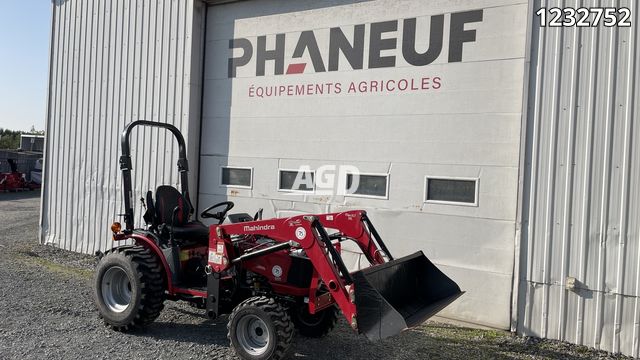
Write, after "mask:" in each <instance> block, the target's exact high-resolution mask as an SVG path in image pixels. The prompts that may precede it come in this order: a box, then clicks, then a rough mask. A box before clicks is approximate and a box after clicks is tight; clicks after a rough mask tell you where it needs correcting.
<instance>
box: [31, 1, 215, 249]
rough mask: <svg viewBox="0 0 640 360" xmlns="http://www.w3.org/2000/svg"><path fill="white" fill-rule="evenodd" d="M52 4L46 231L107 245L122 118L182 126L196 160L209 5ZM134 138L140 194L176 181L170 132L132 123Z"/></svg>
mask: <svg viewBox="0 0 640 360" xmlns="http://www.w3.org/2000/svg"><path fill="white" fill-rule="evenodd" d="M52 8H53V20H52V38H51V63H50V81H49V87H50V88H49V99H48V101H49V102H48V115H47V116H48V118H47V152H46V157H45V170H44V171H45V179H46V180H45V185H44V191H43V203H42V215H41V227H42V228H41V240H42V241H43V242H46V243H51V244H54V245H55V246H59V247H61V248H64V249H68V250H73V251H78V252H84V253H93V252H95V251H97V250H104V249H106V248H110V247H111V245H112V240H111V236H110V231H109V230H108V228H109V224H111V222H113V221H114V220H115V219H118V216H117V214H119V213H122V212H123V211H122V194H121V193H120V188H121V175H120V171H119V167H118V157H119V152H120V148H119V137H120V133H121V132H122V130H123V129H124V126H125V124H127V123H129V122H131V121H133V120H137V119H147V120H155V121H162V122H169V123H173V124H174V125H176V126H178V127H179V128H180V129H181V130H182V131H183V133H184V134H185V137H186V138H187V142H188V146H189V150H190V151H189V152H190V155H191V159H193V162H192V163H191V167H192V169H197V149H198V141H199V131H198V129H199V119H200V98H201V97H200V89H201V86H200V82H201V76H202V75H201V74H202V73H201V68H200V67H201V65H200V64H201V62H202V61H201V59H202V52H201V49H202V36H203V34H204V33H203V31H202V29H203V20H204V5H202V4H201V3H200V2H199V1H196V0H188V1H179V0H163V1H144V0H118V1H99V0H93V1H80V0H67V1H64V0H56V1H54V2H53V6H52ZM192 120H193V121H192ZM132 139H133V140H132V148H133V150H134V151H133V156H134V159H135V160H134V185H135V188H136V190H137V192H138V193H137V198H139V197H140V196H141V195H142V192H143V191H146V190H147V189H155V187H156V184H168V183H171V184H175V183H176V182H177V181H178V176H177V171H176V169H175V163H176V159H177V146H176V145H175V144H174V143H173V142H172V138H171V137H170V136H169V135H166V134H165V133H164V132H162V133H158V130H149V129H146V130H134V133H133V135H132ZM136 170H137V171H136ZM193 178H194V181H192V182H191V184H196V182H195V176H194V177H193ZM140 218H141V212H140V209H139V205H138V209H137V213H136V221H140Z"/></svg>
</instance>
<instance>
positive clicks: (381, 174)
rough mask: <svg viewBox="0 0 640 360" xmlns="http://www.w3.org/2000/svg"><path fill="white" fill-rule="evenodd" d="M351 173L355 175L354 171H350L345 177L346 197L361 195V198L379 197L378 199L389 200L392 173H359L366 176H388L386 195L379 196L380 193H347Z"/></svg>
mask: <svg viewBox="0 0 640 360" xmlns="http://www.w3.org/2000/svg"><path fill="white" fill-rule="evenodd" d="M349 175H354V173H350V172H347V173H345V175H344V176H345V179H344V186H345V188H344V189H343V190H344V196H345V197H347V196H348V197H359V198H365V199H378V200H389V183H390V179H391V174H390V173H372V172H369V173H364V172H361V173H358V175H364V176H384V177H385V178H386V186H385V189H384V196H379V195H364V194H348V193H347V184H348V178H349Z"/></svg>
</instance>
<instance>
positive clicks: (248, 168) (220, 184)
mask: <svg viewBox="0 0 640 360" xmlns="http://www.w3.org/2000/svg"><path fill="white" fill-rule="evenodd" d="M224 169H238V170H249V171H251V176H250V178H249V186H246V185H233V184H223V183H222V178H223V172H224ZM219 175H220V179H219V181H218V186H220V187H223V188H234V189H249V190H251V189H253V167H251V166H228V165H221V166H220V174H219Z"/></svg>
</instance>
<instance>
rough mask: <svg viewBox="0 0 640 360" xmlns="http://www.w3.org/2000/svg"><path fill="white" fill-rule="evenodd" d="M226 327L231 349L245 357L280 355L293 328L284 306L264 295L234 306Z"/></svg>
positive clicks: (252, 359)
mask: <svg viewBox="0 0 640 360" xmlns="http://www.w3.org/2000/svg"><path fill="white" fill-rule="evenodd" d="M227 328H228V330H229V333H228V335H227V336H228V338H229V340H230V341H231V346H232V347H233V350H234V351H235V352H236V354H237V355H238V356H239V357H241V358H242V359H247V360H266V359H273V360H278V359H282V358H284V357H285V355H286V353H287V350H288V349H289V347H290V345H291V341H292V339H293V332H294V327H293V323H292V322H291V318H290V317H289V314H288V313H287V311H286V309H285V308H284V307H283V306H282V305H280V304H279V303H277V302H276V301H275V300H274V299H273V298H268V297H265V296H255V297H251V298H249V299H247V300H245V301H243V302H241V303H240V304H239V305H238V306H236V307H235V309H233V312H231V315H229V324H228V325H227Z"/></svg>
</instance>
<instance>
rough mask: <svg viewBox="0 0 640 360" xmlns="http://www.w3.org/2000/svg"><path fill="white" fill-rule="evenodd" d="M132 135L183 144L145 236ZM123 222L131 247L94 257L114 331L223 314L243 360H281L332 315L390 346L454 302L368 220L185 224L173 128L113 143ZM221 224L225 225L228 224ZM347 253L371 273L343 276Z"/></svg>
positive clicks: (182, 157) (101, 306)
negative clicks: (195, 312)
mask: <svg viewBox="0 0 640 360" xmlns="http://www.w3.org/2000/svg"><path fill="white" fill-rule="evenodd" d="M138 125H145V126H155V127H161V128H165V129H167V130H169V131H171V132H172V133H173V135H174V136H175V138H176V139H177V141H178V145H179V159H178V170H179V172H180V181H181V191H179V190H177V189H176V188H174V187H171V186H160V187H158V189H157V190H156V193H155V199H154V196H152V194H151V191H149V192H148V193H147V195H146V201H143V202H145V203H146V205H145V206H146V212H145V214H144V217H143V218H144V219H145V222H146V226H145V227H144V228H134V223H133V219H134V213H133V204H132V202H133V190H132V185H131V170H132V165H131V157H130V150H129V135H130V133H131V130H132V129H133V128H134V127H135V126H138ZM121 143H122V144H121V145H122V156H121V157H120V169H121V170H122V173H123V183H124V206H125V213H124V214H123V216H124V223H125V227H124V228H122V226H121V225H120V223H118V222H115V223H113V225H112V226H111V230H112V232H113V238H114V239H115V240H119V241H124V240H129V243H133V244H134V245H122V246H119V247H116V248H114V249H112V250H110V251H108V252H106V253H105V254H104V255H102V257H101V259H100V262H99V264H98V266H97V269H96V274H95V291H94V295H95V301H96V304H97V307H98V310H99V312H100V315H101V317H102V318H103V319H104V321H105V322H106V324H108V325H109V326H111V327H112V328H113V329H115V330H119V331H128V330H132V329H135V328H139V327H143V326H145V325H148V324H149V323H151V322H153V321H154V320H155V319H156V318H157V317H158V316H159V314H160V312H161V311H162V308H163V302H164V301H165V299H169V300H184V301H188V302H190V303H192V304H193V305H195V306H197V307H200V308H203V309H206V314H207V315H208V316H209V317H210V318H212V319H213V318H216V317H218V316H219V315H221V314H230V315H229V322H228V330H229V332H228V337H229V340H230V341H231V346H232V347H233V349H234V350H235V352H236V353H237V354H238V355H239V356H240V357H241V358H244V359H280V358H283V357H284V356H285V354H286V352H287V349H288V348H289V345H290V344H291V341H292V338H293V335H294V329H297V331H298V333H299V334H301V335H303V336H309V337H320V336H323V335H325V334H327V333H328V332H329V331H330V330H331V329H332V328H333V326H334V325H335V323H336V320H337V318H338V316H339V315H340V313H342V316H344V318H345V319H346V320H347V322H348V324H350V325H351V327H352V328H353V329H354V330H356V331H358V332H359V333H362V334H364V335H366V336H367V337H368V338H369V339H372V340H376V339H382V338H386V337H389V336H392V335H395V334H398V333H399V332H401V331H403V330H405V329H407V328H410V327H413V326H417V325H419V324H421V323H423V322H424V321H425V320H426V319H427V318H429V317H430V316H432V315H433V314H435V313H436V312H438V311H439V310H441V309H442V308H444V307H445V306H447V305H448V304H449V303H451V302H452V301H454V300H455V299H456V298H457V297H459V296H460V295H461V294H462V292H461V291H460V288H459V287H458V285H457V284H456V283H455V282H453V281H452V280H451V279H450V278H448V277H447V276H446V275H445V274H443V273H442V272H441V271H439V270H438V269H437V268H436V267H435V266H434V265H433V264H432V263H431V262H430V261H429V260H428V259H427V258H426V257H425V256H424V255H423V254H422V252H416V253H414V254H412V255H409V256H405V257H403V258H399V259H395V258H394V257H393V256H392V255H391V253H390V252H389V250H388V249H387V247H386V246H385V244H384V242H383V241H382V238H381V237H380V235H379V234H378V232H377V231H376V229H375V227H374V226H373V224H372V223H371V221H370V219H369V217H368V216H367V214H366V212H365V211H363V210H353V211H346V212H339V213H332V214H319V215H299V216H293V217H289V218H277V219H269V220H262V219H261V217H262V213H261V211H259V212H258V213H257V214H256V215H255V216H250V215H248V214H229V210H231V209H232V208H233V203H232V202H230V201H225V202H222V203H219V204H215V205H213V206H210V207H208V208H207V209H205V210H204V211H202V212H201V214H200V217H201V218H211V219H214V220H215V222H216V224H214V225H211V226H209V227H207V226H205V225H204V224H202V223H201V222H199V221H195V220H192V215H193V213H194V208H193V206H192V205H191V200H190V196H189V186H188V176H187V174H188V162H187V158H186V148H185V142H184V139H183V137H182V135H181V134H180V132H179V131H178V129H176V128H175V127H174V126H172V125H168V124H163V123H157V122H151V121H143V120H140V121H135V122H133V123H131V124H129V125H128V126H127V128H126V129H125V130H124V132H123V134H122V139H121ZM227 219H228V222H226V223H225V220H227ZM345 241H353V242H355V243H356V244H357V245H358V246H359V248H360V249H361V251H362V253H363V254H364V256H365V257H366V258H367V259H368V260H369V262H370V263H371V266H370V267H369V268H366V269H363V270H359V271H355V272H349V271H348V270H347V267H346V266H345V264H344V262H343V260H342V258H341V256H340V252H341V244H342V243H343V242H345Z"/></svg>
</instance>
